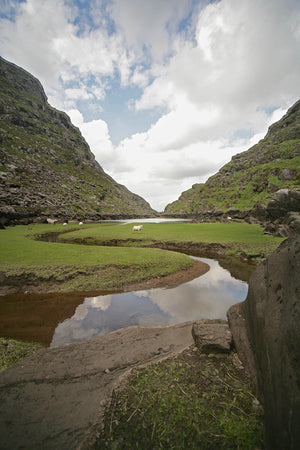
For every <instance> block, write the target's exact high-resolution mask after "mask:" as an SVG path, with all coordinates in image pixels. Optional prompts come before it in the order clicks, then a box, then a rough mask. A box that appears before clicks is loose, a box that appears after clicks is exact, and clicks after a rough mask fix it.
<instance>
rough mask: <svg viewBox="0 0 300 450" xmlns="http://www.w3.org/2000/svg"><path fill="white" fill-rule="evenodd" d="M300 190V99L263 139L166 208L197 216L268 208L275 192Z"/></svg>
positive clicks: (167, 210) (168, 210)
mask: <svg viewBox="0 0 300 450" xmlns="http://www.w3.org/2000/svg"><path fill="white" fill-rule="evenodd" d="M282 188H290V189H299V188H300V100H299V101H298V102H297V103H295V104H294V105H293V106H292V107H291V108H290V109H289V110H288V112H287V113H286V115H285V116H284V117H283V118H282V119H281V120H279V121H278V122H276V123H275V124H273V125H271V126H270V127H269V130H268V133H267V135H266V136H265V138H264V139H262V140H261V141H260V142H259V143H258V144H256V145H254V146H253V147H251V148H250V149H249V150H247V151H245V152H243V153H239V154H238V155H235V156H234V157H233V158H232V160H231V161H230V162H229V163H228V164H226V165H225V166H223V167H222V168H221V169H220V171H219V172H218V173H217V174H215V175H213V176H212V177H210V178H209V179H208V180H207V182H206V183H205V184H195V185H194V186H193V187H192V188H191V189H189V190H187V191H185V192H183V193H182V194H181V196H180V197H179V199H178V200H176V201H174V202H173V203H170V204H169V205H167V206H166V208H165V213H168V214H182V213H185V214H189V213H193V214H198V213H201V212H205V211H208V210H216V209H221V210H223V211H226V210H228V209H229V208H237V209H239V210H242V211H243V210H248V209H252V208H254V207H255V206H257V205H258V204H260V205H266V204H267V203H268V200H269V198H270V197H272V195H273V194H274V192H276V191H277V190H279V189H282Z"/></svg>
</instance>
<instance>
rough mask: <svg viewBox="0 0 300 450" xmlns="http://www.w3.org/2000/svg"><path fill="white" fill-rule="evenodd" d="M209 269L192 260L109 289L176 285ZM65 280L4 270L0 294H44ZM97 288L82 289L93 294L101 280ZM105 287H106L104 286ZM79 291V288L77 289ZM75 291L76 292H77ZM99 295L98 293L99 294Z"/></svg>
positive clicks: (103, 270) (110, 268)
mask: <svg viewBox="0 0 300 450" xmlns="http://www.w3.org/2000/svg"><path fill="white" fill-rule="evenodd" d="M119 270H124V271H126V270H128V268H127V267H126V266H125V267H120V268H119V267H118V266H105V267H104V268H97V267H95V268H94V272H92V271H91V272H90V273H89V272H87V273H86V274H85V276H87V277H88V276H89V275H92V276H93V275H94V274H95V273H96V274H97V276H98V277H99V279H100V280H101V277H102V276H106V277H107V274H108V272H109V271H111V274H110V276H111V278H112V279H113V277H114V273H115V272H116V271H119ZM208 270H209V266H208V265H207V264H205V263H203V262H201V261H194V264H193V265H192V266H191V267H189V268H188V269H185V270H180V271H178V272H175V273H173V274H170V275H167V276H165V277H160V278H150V279H148V280H144V281H141V282H140V283H135V284H121V283H120V284H119V285H118V286H115V287H112V288H111V289H109V290H118V291H120V290H125V291H133V290H138V289H146V288H147V289H151V288H158V287H166V288H170V287H176V286H178V285H179V284H181V283H185V282H187V281H190V280H192V279H194V278H196V277H199V276H200V275H203V274H204V273H206V272H207V271H208ZM80 275H82V271H81V270H80V271H79V273H78V276H80ZM76 276H77V273H76V271H73V272H72V277H73V278H74V277H76ZM66 277H69V274H68V273H67V272H66ZM119 278H120V277H119ZM64 281H65V280H64V279H63V278H62V276H61V274H60V280H59V281H58V280H56V279H55V274H53V276H51V277H50V278H48V279H45V278H42V277H39V276H37V275H36V273H32V272H31V273H30V271H29V272H28V273H20V274H18V275H15V276H7V275H6V274H5V272H1V273H0V284H1V285H0V295H8V294H14V293H18V292H19V293H21V292H23V293H24V292H27V293H39V294H44V293H45V294H46V293H50V292H60V291H61V289H60V285H61V284H62V283H63V282H64ZM99 284H100V286H99V290H95V289H93V290H90V291H84V292H93V294H95V295H96V294H97V293H98V292H101V290H103V288H102V289H101V282H100V283H99ZM106 289H107V288H106ZM78 291H79V290H78ZM78 291H77V292H78ZM99 295H100V294H99Z"/></svg>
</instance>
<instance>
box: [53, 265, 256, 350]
mask: <svg viewBox="0 0 300 450" xmlns="http://www.w3.org/2000/svg"><path fill="white" fill-rule="evenodd" d="M194 259H198V260H200V261H204V262H206V263H207V264H209V265H210V270H209V271H208V272H207V273H206V274H205V275H202V276H201V277H199V278H196V279H194V280H192V281H189V282H188V283H184V284H182V285H180V286H178V287H176V288H173V289H150V290H144V291H136V292H125V293H122V294H113V295H104V296H99V297H89V298H86V299H85V300H84V302H83V303H82V304H81V305H79V306H78V307H77V309H76V311H75V314H74V315H73V317H71V318H69V319H66V320H65V321H64V322H62V323H60V324H59V325H58V326H57V327H56V329H55V332H54V335H53V339H52V343H51V347H56V346H59V345H64V344H70V343H72V342H78V341H82V340H85V339H89V338H92V337H96V336H100V335H102V334H105V333H108V332H109V331H113V330H117V329H119V328H123V327H128V326H131V325H167V324H172V323H179V322H186V321H189V320H195V319H226V311H227V310H228V308H229V307H230V306H231V305H233V304H234V303H237V302H241V301H243V300H244V299H245V298H246V296H247V292H248V284H247V283H245V282H244V281H240V280H236V279H235V278H233V277H232V276H231V275H230V272H229V271H227V270H225V269H223V268H222V267H221V266H220V265H219V263H218V262H217V261H215V260H212V259H206V258H194Z"/></svg>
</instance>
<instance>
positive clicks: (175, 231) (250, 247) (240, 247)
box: [63, 222, 282, 257]
mask: <svg viewBox="0 0 300 450" xmlns="http://www.w3.org/2000/svg"><path fill="white" fill-rule="evenodd" d="M132 227H133V224H126V225H120V224H92V225H87V226H85V228H84V229H81V230H79V231H76V232H71V233H67V234H64V236H63V239H64V240H76V241H78V242H82V243H84V242H85V243H95V244H98V245H99V244H103V243H109V242H110V241H111V240H113V239H115V240H119V241H123V242H118V245H126V246H128V245H131V246H132V245H134V246H149V245H152V244H154V243H155V242H157V241H159V242H164V243H166V242H175V243H176V242H177V243H180V242H191V243H199V244H200V243H207V244H210V243H216V244H222V245H224V246H226V247H227V248H228V252H229V254H235V253H245V254H246V255H249V256H252V255H261V256H262V257H265V256H267V255H268V254H269V253H270V252H271V251H273V250H275V248H277V247H278V245H279V244H280V242H281V241H282V238H276V237H273V236H270V235H265V234H264V232H263V228H262V227H261V226H259V225H256V224H254V225H250V224H248V223H237V222H232V223H226V224H223V223H158V224H154V223H146V224H144V225H143V230H142V232H133V231H132ZM128 240H129V241H128ZM131 240H134V241H135V242H132V241H131Z"/></svg>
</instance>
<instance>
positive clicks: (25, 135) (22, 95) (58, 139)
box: [0, 58, 153, 220]
mask: <svg viewBox="0 0 300 450" xmlns="http://www.w3.org/2000/svg"><path fill="white" fill-rule="evenodd" d="M0 182H1V191H0V216H2V217H3V216H6V217H7V218H10V219H14V220H16V219H24V218H26V217H35V218H36V217H39V216H42V217H43V216H45V215H48V216H49V215H50V216H57V217H62V218H64V219H72V218H99V217H101V216H103V215H104V216H105V215H131V214H132V215H145V214H153V210H152V209H151V207H150V205H149V204H148V203H147V202H146V201H145V200H144V199H142V198H141V197H139V196H138V195H135V194H133V193H132V192H130V191H129V190H128V189H127V188H126V187H125V186H122V185H120V184H118V183H116V181H114V180H113V179H112V178H111V177H110V176H108V175H107V174H106V173H105V172H104V171H103V169H102V168H101V167H100V165H99V164H98V163H97V162H96V160H95V157H94V155H93V154H92V152H91V151H90V149H89V146H88V144H87V143H86V141H85V140H84V138H83V137H82V135H81V133H80V131H79V129H78V128H76V127H75V126H73V125H72V123H71V121H70V118H69V117H68V116H67V115H66V114H65V113H63V112H61V111H58V110H56V109H55V108H53V107H51V106H50V105H49V103H48V102H47V97H46V95H45V92H44V90H43V87H42V85H41V84H40V82H39V81H38V80H37V79H36V78H34V77H33V76H32V75H30V74H29V73H28V72H26V71H25V70H23V69H21V68H19V67H17V66H16V65H14V64H11V63H9V62H7V61H5V60H4V59H2V58H0Z"/></svg>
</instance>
